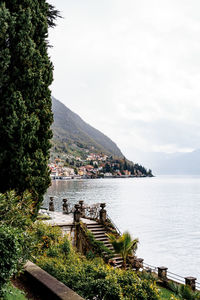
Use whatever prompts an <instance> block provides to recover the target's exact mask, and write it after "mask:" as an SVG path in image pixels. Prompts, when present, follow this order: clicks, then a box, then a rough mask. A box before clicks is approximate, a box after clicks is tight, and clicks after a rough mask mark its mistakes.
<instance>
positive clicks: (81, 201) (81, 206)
mask: <svg viewBox="0 0 200 300" xmlns="http://www.w3.org/2000/svg"><path fill="white" fill-rule="evenodd" d="M83 203H84V201H83V200H80V201H79V204H80V212H81V217H82V218H84V217H85V207H84V205H83Z"/></svg>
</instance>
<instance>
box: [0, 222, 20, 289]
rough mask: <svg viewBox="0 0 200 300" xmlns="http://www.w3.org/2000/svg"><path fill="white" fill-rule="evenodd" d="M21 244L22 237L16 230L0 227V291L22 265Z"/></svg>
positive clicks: (4, 226)
mask: <svg viewBox="0 0 200 300" xmlns="http://www.w3.org/2000/svg"><path fill="white" fill-rule="evenodd" d="M23 244H24V235H23V234H22V233H21V232H19V230H18V229H15V228H12V227H10V226H7V225H2V226H1V227H0V290H2V288H3V286H4V284H5V283H6V282H7V281H8V280H9V279H10V278H11V277H12V276H13V275H14V274H16V273H17V272H18V271H19V267H20V266H21V265H22V264H23V263H24V259H26V257H24V256H23Z"/></svg>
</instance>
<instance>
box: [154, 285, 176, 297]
mask: <svg viewBox="0 0 200 300" xmlns="http://www.w3.org/2000/svg"><path fill="white" fill-rule="evenodd" d="M158 288H159V290H160V291H161V299H163V300H164V299H166V300H169V299H170V297H171V296H172V295H173V296H175V294H174V293H173V292H172V291H170V290H167V289H165V288H162V287H160V286H159V287H158Z"/></svg>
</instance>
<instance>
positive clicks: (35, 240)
mask: <svg viewBox="0 0 200 300" xmlns="http://www.w3.org/2000/svg"><path fill="white" fill-rule="evenodd" d="M28 233H29V236H30V238H31V240H32V254H33V255H34V256H35V255H42V254H44V253H46V252H45V251H47V250H48V249H50V248H51V247H53V246H55V245H57V244H58V243H59V242H60V241H62V230H61V229H60V228H59V227H57V226H55V227H52V226H50V225H48V224H45V223H44V222H42V221H37V222H35V223H34V224H33V226H32V227H31V228H30V230H29V232H28ZM50 253H53V252H51V250H50ZM46 254H47V253H46Z"/></svg>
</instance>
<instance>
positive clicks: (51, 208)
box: [49, 197, 54, 211]
mask: <svg viewBox="0 0 200 300" xmlns="http://www.w3.org/2000/svg"><path fill="white" fill-rule="evenodd" d="M53 201H54V197H50V201H49V211H54V202H53Z"/></svg>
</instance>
